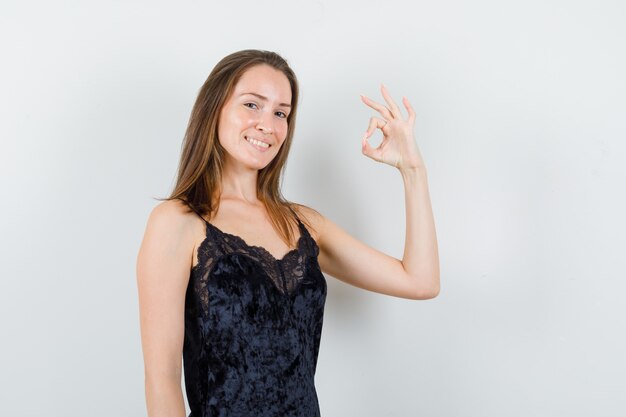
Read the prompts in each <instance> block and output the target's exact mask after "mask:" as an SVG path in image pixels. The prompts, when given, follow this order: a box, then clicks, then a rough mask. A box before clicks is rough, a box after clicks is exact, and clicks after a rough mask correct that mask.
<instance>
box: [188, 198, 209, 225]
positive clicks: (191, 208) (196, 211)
mask: <svg viewBox="0 0 626 417" xmlns="http://www.w3.org/2000/svg"><path fill="white" fill-rule="evenodd" d="M186 204H187V203H186ZM187 207H189V209H190V210H191V211H193V212H194V213H196V214H197V215H198V217H200V218H201V219H202V220H203V221H204V222H205V223H208V221H206V219H205V218H204V217H202V215H201V214H200V213H199V212H198V210H196V209H195V208H193V207H191V205H190V204H187Z"/></svg>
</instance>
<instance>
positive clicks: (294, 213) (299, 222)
mask: <svg viewBox="0 0 626 417" xmlns="http://www.w3.org/2000/svg"><path fill="white" fill-rule="evenodd" d="M287 207H288V208H289V210H291V212H292V213H293V215H294V216H296V220H297V221H298V224H302V222H301V221H300V217H298V215H297V214H296V212H295V211H294V209H292V208H291V206H290V205H288V206H287Z"/></svg>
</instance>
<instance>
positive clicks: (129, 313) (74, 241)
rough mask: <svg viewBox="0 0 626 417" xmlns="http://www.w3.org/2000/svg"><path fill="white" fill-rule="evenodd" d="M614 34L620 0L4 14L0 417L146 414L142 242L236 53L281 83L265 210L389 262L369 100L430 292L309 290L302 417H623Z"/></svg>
mask: <svg viewBox="0 0 626 417" xmlns="http://www.w3.org/2000/svg"><path fill="white" fill-rule="evenodd" d="M625 28H626V6H625V5H624V2H621V1H594V2H592V1H590V0H589V1H565V0H563V1H556V0H541V1H538V0H530V1H516V2H512V1H504V2H503V1H489V0H476V1H472V2H463V1H460V0H443V1H437V2H433V1H412V2H408V1H407V2H399V1H386V2H383V1H380V0H379V1H376V2H371V1H358V2H357V1H350V2H346V1H343V2H342V1H330V0H327V1H317V2H296V1H272V2H269V1H247V0H238V1H237V2H230V3H229V2H200V1H179V2H156V1H154V0H153V1H145V2H129V1H113V2H111V1H107V2H102V1H99V2H95V1H92V2H86V1H82V2H79V1H74V2H70V1H65V2H45V1H38V2H17V1H10V2H6V1H3V2H2V5H1V6H0V46H1V49H0V51H1V52H0V53H1V54H2V65H0V97H1V98H0V137H1V147H0V170H1V171H0V181H1V183H0V186H1V188H0V189H1V190H2V203H1V205H0V207H1V209H2V215H1V216H0V227H1V236H2V237H1V245H2V246H1V248H0V249H1V251H0V257H1V259H0V261H1V262H0V274H1V280H0V327H1V329H2V330H1V332H2V342H1V343H0V353H1V355H0V361H1V363H0V368H1V371H0V415H3V416H14V417H17V416H90V417H105V416H106V417H110V416H144V415H146V411H145V399H144V386H143V358H142V352H141V342H140V333H139V311H138V300H137V288H136V278H135V262H136V256H137V251H138V248H139V244H140V242H141V238H142V236H143V232H144V228H145V223H146V220H147V217H148V214H149V212H150V210H151V209H152V208H153V207H154V206H155V205H156V204H158V202H157V201H156V200H154V199H153V197H165V196H166V195H167V194H168V193H169V191H171V187H172V186H173V184H174V175H175V170H176V166H177V163H178V157H179V152H180V146H181V141H182V137H183V134H184V129H185V127H186V123H187V120H188V117H189V113H190V110H191V107H192V105H193V102H194V100H195V98H196V95H197V92H198V90H199V88H200V86H201V85H202V83H203V82H204V80H205V79H206V77H207V76H208V74H209V72H210V70H211V69H212V68H213V66H214V65H215V64H216V63H217V62H218V61H219V60H220V59H221V58H222V57H224V56H225V55H227V54H229V53H231V52H234V51H237V50H240V49H247V48H257V49H268V50H273V51H276V52H278V53H280V54H281V55H282V56H283V57H285V58H286V59H287V60H288V62H289V63H290V65H291V66H292V67H293V69H294V70H295V72H296V74H297V76H298V78H299V81H300V86H301V91H302V96H301V102H300V110H299V114H298V121H297V123H298V124H297V129H296V135H295V137H294V144H293V147H292V152H291V155H290V158H289V161H288V165H287V169H286V174H285V178H284V183H283V193H284V195H285V196H286V197H287V198H288V199H290V200H293V201H297V202H300V203H303V204H307V205H310V206H312V207H314V208H316V209H318V210H320V211H321V212H322V213H323V214H325V215H326V216H328V217H329V218H331V219H333V220H334V221H336V222H337V223H338V224H339V225H341V226H342V227H344V228H345V229H346V230H347V231H348V232H349V233H351V234H352V235H353V236H355V237H357V238H359V239H361V240H362V241H364V242H366V243H367V244H369V245H371V246H373V247H375V248H377V249H379V250H381V251H383V252H385V253H387V254H389V255H392V256H395V257H397V258H401V257H402V253H403V248H404V232H405V229H404V227H405V211H404V191H403V184H402V180H401V177H400V175H399V173H398V172H397V170H395V169H394V168H392V167H391V166H388V165H384V164H380V163H376V162H374V161H372V160H371V159H368V158H367V157H365V156H364V155H362V154H361V148H360V139H361V135H362V133H363V132H364V131H365V129H366V127H367V124H368V120H369V117H370V116H372V115H374V114H376V113H375V112H374V111H373V110H372V109H370V108H369V107H367V106H366V105H364V104H363V103H362V102H361V101H360V99H359V94H360V93H361V94H366V95H368V96H369V97H371V98H373V99H375V100H378V101H379V102H384V101H383V99H382V96H381V94H380V90H379V86H380V83H381V82H382V83H385V84H386V85H387V86H388V88H389V91H390V93H391V94H392V96H393V97H394V98H395V99H396V101H397V102H398V103H401V102H400V99H401V97H402V95H405V96H407V97H408V98H409V100H410V101H411V102H412V103H413V106H414V108H415V110H416V113H417V121H416V127H415V133H416V138H417V143H418V146H419V147H420V150H421V152H422V155H423V157H424V160H425V163H426V166H427V169H428V175H429V184H430V193H431V199H432V204H433V210H434V213H435V221H436V226H437V236H438V240H439V253H440V260H441V283H442V287H441V288H442V290H441V294H440V295H439V297H437V298H435V299H432V300H427V301H411V300H405V299H400V298H396V297H389V296H384V295H381V294H377V293H373V292H368V291H364V290H361V289H358V288H356V287H352V286H349V285H346V284H344V283H343V282H341V281H338V280H336V279H335V278H333V277H332V276H328V275H327V280H328V285H329V294H328V299H327V304H326V312H325V320H324V330H323V334H322V344H321V349H320V354H319V362H318V368H317V374H316V386H317V391H318V396H319V401H320V406H321V410H322V415H323V416H324V417H335V416H337V417H343V416H433V417H440V416H441V417H447V416H450V417H452V416H462V417H485V416H493V417H500V416H520V417H522V416H523V417H528V416H568V417H574V416H590V415H598V416H604V417H610V416H624V415H625V414H626V396H624V387H625V384H626V381H625V379H626V358H625V355H624V352H625V351H626V334H625V332H624V330H625V328H626V307H625V306H624V301H623V300H624V293H625V291H626V284H625V283H624V282H625V278H626V274H625V270H626V263H625V261H624V259H625V258H624V251H625V249H626V238H625V232H626V227H625V226H626V214H625V213H626V198H625V194H624V189H625V184H626V181H625V180H626V167H625V165H626V164H625V162H626V144H625V141H624V139H626V127H625V124H624V122H625V115H626V99H625V97H626V82H625V76H624V74H626V29H625ZM379 141H380V132H378V133H377V134H376V137H375V139H373V140H372V143H373V144H374V145H376V144H378V143H379ZM381 279H383V277H381Z"/></svg>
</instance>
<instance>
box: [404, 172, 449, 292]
mask: <svg viewBox="0 0 626 417" xmlns="http://www.w3.org/2000/svg"><path fill="white" fill-rule="evenodd" d="M400 173H401V174H402V179H403V181H404V189H405V203H406V240H405V244H404V256H403V258H402V265H403V266H404V269H405V271H407V273H408V274H409V275H410V276H411V277H413V279H414V280H415V284H416V286H417V287H418V292H420V293H423V294H426V295H430V296H432V297H435V296H437V294H439V288H440V284H439V252H438V249H437V235H436V232H435V220H434V216H433V210H432V207H431V203H430V195H429V192H428V177H427V174H426V169H425V168H423V167H420V168H411V169H402V170H400Z"/></svg>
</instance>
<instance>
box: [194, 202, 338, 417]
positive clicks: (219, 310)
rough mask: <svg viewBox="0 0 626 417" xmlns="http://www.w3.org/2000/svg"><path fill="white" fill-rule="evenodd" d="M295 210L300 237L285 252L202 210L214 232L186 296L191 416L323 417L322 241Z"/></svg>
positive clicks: (208, 237)
mask: <svg viewBox="0 0 626 417" xmlns="http://www.w3.org/2000/svg"><path fill="white" fill-rule="evenodd" d="M194 211H195V210H194ZM292 212H293V210H292ZM196 214H198V213H197V212H196ZM198 215H199V214H198ZM199 216H200V215H199ZM294 216H295V217H296V219H297V221H298V227H299V230H300V238H299V239H298V244H297V247H296V248H294V249H292V250H291V251H289V252H287V253H286V254H285V255H284V256H283V257H282V258H281V259H276V258H275V257H274V256H273V255H272V254H270V253H269V252H268V251H267V250H266V249H265V248H263V247H260V246H250V245H248V244H247V243H246V242H245V241H244V240H243V239H242V238H241V237H239V236H236V235H233V234H230V233H226V232H223V231H221V230H220V229H218V228H217V227H216V226H214V225H213V224H211V223H210V222H208V221H206V220H205V219H204V218H202V216H200V217H201V218H202V220H204V222H205V225H206V238H205V239H204V240H203V241H202V244H201V245H200V246H199V248H198V263H197V265H194V266H193V267H192V270H191V274H190V278H189V285H188V287H187V292H186V296H185V337H184V345H183V369H184V377H185V389H186V393H187V401H188V403H189V407H190V409H191V413H190V414H189V417H218V416H219V417H235V416H237V417H252V416H254V417H278V416H280V417H289V416H293V417H315V416H320V409H319V404H318V398H317V392H316V390H315V384H314V376H315V369H316V365H317V356H318V352H319V345H320V338H321V333H322V323H323V317H324V304H325V300H326V290H327V287H326V279H325V277H324V275H323V274H322V271H321V269H320V266H319V264H318V261H317V256H318V254H319V247H318V246H317V243H316V242H315V240H314V239H313V237H312V236H311V235H310V234H309V231H308V230H307V228H306V226H305V225H304V224H303V223H302V222H301V221H300V219H299V218H298V216H297V215H296V213H295V212H294Z"/></svg>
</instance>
